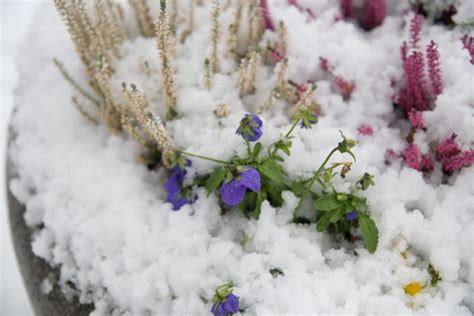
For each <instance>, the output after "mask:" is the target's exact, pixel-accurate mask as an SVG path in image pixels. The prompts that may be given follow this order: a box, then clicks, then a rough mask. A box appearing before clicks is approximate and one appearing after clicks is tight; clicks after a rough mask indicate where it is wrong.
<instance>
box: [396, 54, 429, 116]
mask: <svg viewBox="0 0 474 316" xmlns="http://www.w3.org/2000/svg"><path fill="white" fill-rule="evenodd" d="M403 70H404V72H405V86H404V87H403V88H402V89H401V90H400V91H399V93H398V105H399V106H400V107H401V108H403V109H404V110H405V111H407V112H410V111H412V110H413V109H415V110H418V111H425V110H428V109H429V100H428V97H427V93H426V88H425V79H424V62H423V55H422V54H421V52H418V51H414V52H413V53H412V54H411V55H410V56H409V57H407V59H406V60H405V61H404V63H403Z"/></svg>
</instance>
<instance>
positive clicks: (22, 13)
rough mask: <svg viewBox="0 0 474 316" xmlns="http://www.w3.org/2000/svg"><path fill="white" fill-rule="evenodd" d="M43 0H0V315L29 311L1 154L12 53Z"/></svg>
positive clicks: (10, 97)
mask: <svg viewBox="0 0 474 316" xmlns="http://www.w3.org/2000/svg"><path fill="white" fill-rule="evenodd" d="M45 1H46V0H0V49H1V54H2V55H1V59H0V88H1V90H0V91H1V94H0V157H1V158H0V161H1V162H2V163H1V166H0V211H1V214H0V215H1V216H0V221H1V222H0V238H1V243H0V247H1V248H0V284H1V288H0V315H1V316H15V315H18V316H20V315H21V316H24V315H33V312H32V310H31V307H30V303H29V301H28V297H27V295H26V291H25V288H24V286H23V283H22V282H23V281H22V280H21V276H20V273H19V270H18V265H17V261H16V258H15V255H14V253H13V247H12V241H11V237H10V228H9V226H8V214H7V213H8V210H7V205H6V194H5V190H6V186H5V185H6V183H5V155H6V150H5V149H6V148H5V146H6V138H7V129H8V118H9V116H10V111H11V110H12V105H13V104H14V99H13V89H14V87H15V84H16V82H17V79H18V78H17V73H16V69H15V56H16V52H17V49H18V47H19V43H21V41H22V39H23V36H24V34H25V33H26V31H27V30H28V28H29V26H30V24H29V22H30V20H31V16H32V15H33V13H34V12H35V10H36V9H37V7H38V6H39V5H40V4H41V3H42V2H45Z"/></svg>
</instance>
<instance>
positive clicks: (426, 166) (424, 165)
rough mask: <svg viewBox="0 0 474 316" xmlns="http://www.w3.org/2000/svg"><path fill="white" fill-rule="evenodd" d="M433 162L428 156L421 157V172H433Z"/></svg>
mask: <svg viewBox="0 0 474 316" xmlns="http://www.w3.org/2000/svg"><path fill="white" fill-rule="evenodd" d="M433 169H434V167H433V161H432V160H431V158H430V156H429V155H428V154H426V155H423V156H422V157H421V171H425V172H431V171H433Z"/></svg>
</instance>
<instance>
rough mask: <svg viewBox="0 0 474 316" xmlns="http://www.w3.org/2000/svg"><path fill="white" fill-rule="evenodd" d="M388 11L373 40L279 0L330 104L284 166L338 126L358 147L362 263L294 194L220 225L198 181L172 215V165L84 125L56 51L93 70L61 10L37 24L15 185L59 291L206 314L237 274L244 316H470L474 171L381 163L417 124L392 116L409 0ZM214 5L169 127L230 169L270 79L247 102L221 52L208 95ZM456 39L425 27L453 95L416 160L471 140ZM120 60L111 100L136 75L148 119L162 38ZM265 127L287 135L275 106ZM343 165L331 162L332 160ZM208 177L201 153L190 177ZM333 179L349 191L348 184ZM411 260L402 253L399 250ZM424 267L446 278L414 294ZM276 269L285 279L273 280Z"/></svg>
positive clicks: (112, 308)
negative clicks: (330, 72) (372, 227)
mask: <svg viewBox="0 0 474 316" xmlns="http://www.w3.org/2000/svg"><path fill="white" fill-rule="evenodd" d="M390 2H391V3H390V11H389V16H387V18H386V19H385V22H384V24H383V25H382V26H381V27H379V28H377V29H375V30H373V31H372V32H370V33H367V32H364V31H363V30H361V29H360V28H358V27H357V26H356V25H355V24H353V23H348V22H342V21H341V22H335V21H334V18H335V16H336V15H337V14H338V10H339V9H338V6H337V3H338V2H337V1H329V0H326V1H323V0H321V1H301V3H306V5H307V6H308V7H311V8H312V10H313V12H315V14H316V16H317V17H316V19H314V20H312V21H310V20H308V19H307V15H306V14H305V13H303V12H300V11H299V10H297V9H296V8H295V7H289V6H288V5H287V4H286V1H270V9H271V14H272V18H273V20H274V21H279V20H283V21H284V22H285V24H286V25H287V27H288V30H289V52H288V54H289V65H290V78H291V79H292V80H294V81H295V82H305V81H307V80H315V81H316V84H317V85H318V89H317V92H316V97H315V100H316V102H317V103H318V104H319V105H320V106H321V107H322V115H321V117H320V121H319V123H318V124H316V125H315V126H314V127H313V128H312V129H309V130H299V129H298V130H297V132H296V138H295V139H294V140H293V148H292V155H291V158H289V159H287V160H286V161H285V164H284V166H285V168H286V170H287V171H288V173H289V174H290V177H291V178H297V177H299V176H307V175H309V174H310V173H311V171H312V170H314V169H316V168H317V167H318V166H319V164H320V163H321V162H322V160H323V159H324V158H325V156H326V155H327V153H328V152H329V151H330V150H331V149H332V148H333V147H334V146H335V145H336V144H337V142H338V141H339V140H340V135H339V132H338V130H339V129H341V130H342V131H344V133H345V134H346V135H347V136H348V137H351V138H357V139H358V140H359V141H360V144H359V145H358V146H357V147H356V148H355V151H354V152H355V154H356V156H357V163H356V164H354V165H353V167H352V171H351V172H350V174H349V175H348V177H347V181H349V182H354V181H356V180H357V179H358V178H360V176H361V175H362V174H363V173H364V172H365V171H368V172H370V173H371V174H374V175H375V182H376V185H375V186H374V187H371V188H370V189H369V190H368V191H367V192H366V197H367V199H368V202H369V205H370V209H371V214H372V216H373V218H374V219H375V221H376V223H377V226H378V228H379V232H380V240H379V245H378V249H377V251H376V252H375V254H373V255H372V254H369V253H368V252H367V250H365V248H364V247H363V245H362V244H357V247H356V248H357V253H358V255H355V254H354V252H353V250H351V249H350V248H348V247H342V248H340V247H339V246H338V245H337V244H336V243H335V242H334V240H333V239H332V238H331V236H329V235H327V234H321V233H317V232H316V229H315V227H314V225H310V226H309V225H296V224H292V223H289V220H290V219H291V214H292V209H293V208H294V206H295V205H296V203H297V199H296V197H295V196H294V195H293V194H292V193H291V192H285V193H284V198H285V203H284V205H283V206H282V207H281V208H278V209H275V208H273V207H271V206H270V205H269V204H268V202H265V203H264V204H263V206H262V212H261V215H260V219H259V220H258V221H255V220H249V219H247V218H245V217H244V216H243V215H242V214H241V213H240V212H239V211H238V210H234V211H232V212H229V213H227V214H225V215H223V216H221V215H220V209H219V206H218V203H217V198H216V197H215V196H214V195H210V196H209V197H207V194H206V192H205V190H204V189H203V188H199V189H196V193H197V194H198V199H197V201H196V202H195V203H194V204H192V205H186V206H184V207H183V208H181V210H179V211H173V210H172V207H171V205H170V204H167V203H165V202H164V200H165V192H164V189H163V187H162V186H163V182H164V179H165V177H164V176H165V175H164V172H163V171H158V172H155V171H154V172H150V171H148V170H147V169H146V167H145V166H144V165H142V164H140V163H139V162H138V160H137V155H138V154H139V153H140V148H139V147H138V145H137V144H136V143H134V141H133V140H130V139H125V138H122V137H119V136H113V135H111V134H110V133H109V132H108V131H107V129H106V128H105V127H104V126H94V125H91V124H89V123H88V122H86V121H85V120H84V118H83V117H81V115H80V114H79V113H78V111H77V110H76V109H75V108H74V107H73V106H72V105H71V102H70V96H71V95H72V92H73V91H72V89H71V87H70V86H69V85H68V83H67V82H66V81H65V80H64V79H63V78H62V77H61V75H60V73H59V72H58V71H57V69H56V68H55V66H54V64H53V63H52V58H53V57H56V58H58V59H60V60H61V61H62V62H63V63H64V64H65V66H66V68H67V69H68V70H69V71H70V72H71V74H73V75H74V77H75V78H78V80H79V81H81V82H83V83H85V82H86V78H85V75H84V70H83V67H82V65H81V64H80V60H79V58H78V56H77V55H76V53H75V51H74V49H73V45H72V43H71V41H70V39H69V37H68V34H67V32H66V30H65V28H64V27H63V23H62V21H61V20H60V18H59V17H58V15H57V13H56V11H55V8H54V7H53V5H52V4H47V5H44V6H43V7H42V8H41V10H39V11H38V13H37V14H36V15H35V17H34V20H33V24H32V25H33V27H32V28H31V31H30V33H29V35H28V37H27V38H26V40H25V41H24V44H23V46H22V47H23V49H22V51H21V52H20V56H19V62H18V68H19V72H20V78H21V81H20V83H19V85H18V87H17V92H16V98H17V99H16V100H17V102H18V108H17V111H16V112H15V113H14V115H13V117H12V124H13V127H14V129H15V131H16V132H17V133H18V134H17V136H16V139H15V142H14V143H13V144H12V146H11V147H10V154H11V155H10V159H12V161H13V162H14V163H15V167H16V168H17V170H18V172H19V176H18V178H16V179H14V180H12V181H11V182H10V189H11V190H12V191H13V193H14V194H15V196H16V197H17V198H18V199H19V200H20V201H22V202H23V203H25V204H26V206H27V213H26V215H25V220H26V222H27V223H28V224H29V225H31V226H33V227H35V226H36V227H40V225H41V228H38V229H37V230H36V233H35V235H34V236H33V241H32V247H33V251H34V253H35V254H36V255H38V256H40V257H42V258H44V259H45V260H47V261H48V262H49V263H50V264H51V265H52V266H55V267H59V268H60V270H61V280H60V282H61V283H62V284H65V283H66V282H67V281H71V282H72V283H74V285H75V287H76V288H77V289H78V294H79V296H80V299H81V301H82V302H94V304H95V306H96V311H95V312H94V314H95V315H102V314H110V313H112V314H120V313H125V314H134V315H148V314H161V315H167V314H173V315H178V314H179V315H181V314H190V313H191V314H209V313H210V312H209V310H210V307H211V304H210V303H207V304H206V303H205V302H204V300H203V299H202V298H205V299H208V300H209V299H211V298H212V296H213V291H214V289H215V288H216V287H217V286H219V285H221V284H223V283H225V282H227V281H233V282H234V283H235V291H234V293H235V294H236V295H238V296H239V297H240V308H241V309H245V311H246V313H249V314H259V315H263V314H298V313H345V314H353V315H356V314H384V313H399V314H400V313H403V314H412V313H414V314H424V313H426V314H450V315H470V314H471V313H472V311H474V301H473V298H472V297H473V296H472V294H473V291H474V266H473V262H474V261H473V250H472V244H473V234H472V232H473V229H474V186H473V185H472V183H473V180H472V179H473V176H474V170H473V168H472V167H469V168H464V169H462V170H460V171H459V172H456V173H455V174H453V175H452V176H451V177H449V179H448V181H447V183H444V182H443V181H442V173H441V171H440V166H439V165H438V163H435V171H434V172H433V173H431V174H428V175H423V174H422V173H420V172H418V171H416V170H413V169H410V168H408V167H407V166H405V165H404V164H403V161H402V160H401V159H396V160H395V162H394V163H393V164H392V165H390V166H386V165H385V162H384V161H385V152H386V150H388V149H392V150H394V151H396V152H398V153H399V152H401V150H402V149H403V147H404V145H405V140H404V138H405V136H406V134H407V132H408V129H409V123H408V121H403V120H401V119H399V118H397V117H396V115H395V114H394V109H393V105H392V101H391V96H392V95H393V93H394V90H393V88H391V87H390V80H391V78H392V77H395V78H401V76H402V66H401V60H400V52H399V47H400V45H401V43H402V41H403V40H406V39H407V38H408V30H407V26H406V25H405V24H406V23H407V21H408V19H409V18H408V17H407V16H405V15H403V14H402V12H403V10H405V9H407V6H406V5H404V2H402V1H395V0H394V1H390ZM205 3H206V4H205V7H199V8H197V10H196V15H197V16H196V21H202V22H203V23H201V22H199V23H197V28H196V30H195V32H194V33H193V34H192V36H191V37H189V38H188V40H187V41H186V42H185V44H184V45H177V50H176V59H175V61H174V64H175V67H176V70H177V73H176V76H175V80H176V83H177V91H178V93H177V96H178V111H179V112H180V113H182V114H183V117H182V118H180V119H177V120H174V121H172V122H169V123H168V124H167V128H168V130H169V131H170V133H171V135H172V136H173V138H174V140H175V142H176V143H177V145H178V146H179V147H180V148H183V149H185V150H186V151H189V152H194V153H197V154H201V155H207V156H212V157H218V158H222V159H226V158H230V157H231V156H232V155H233V154H234V153H244V152H245V146H244V144H243V142H242V139H241V138H240V137H238V136H236V135H235V130H236V128H237V126H238V123H239V121H240V118H241V117H242V116H243V115H244V114H245V113H246V112H255V111H256V110H257V108H258V107H259V106H260V105H261V104H263V102H264V100H265V98H266V97H267V95H268V93H269V91H270V89H271V87H272V86H273V83H274V80H275V78H274V77H273V76H271V73H272V72H271V70H270V69H269V68H263V67H262V68H261V70H260V71H259V73H258V80H257V85H256V86H257V92H256V94H255V95H254V96H249V97H246V98H244V99H243V102H242V101H241V100H240V99H239V98H238V90H237V88H236V84H235V82H236V75H235V69H236V67H237V65H236V64H235V62H233V61H229V60H224V59H222V68H223V74H220V75H217V76H216V78H215V86H214V87H213V89H212V90H211V91H205V90H203V89H202V88H201V86H200V77H201V71H202V63H203V60H204V59H205V58H206V57H207V56H208V55H209V52H210V41H209V34H210V24H209V23H204V21H206V22H207V21H209V16H210V11H209V8H210V1H209V2H208V1H205ZM394 3H395V4H394ZM396 3H399V5H397V4H396ZM126 13H127V16H128V15H130V16H131V13H130V12H126ZM232 15H233V11H232V10H227V11H225V12H223V14H222V16H221V21H222V24H223V26H222V30H227V25H228V23H229V21H230V20H231V19H232ZM130 21H131V22H130V23H133V22H132V21H133V19H131V18H130ZM183 27H184V26H183ZM461 35H462V33H461V32H460V31H459V30H454V31H447V30H446V29H445V28H443V27H440V26H433V25H431V24H428V23H425V24H424V26H423V33H422V46H425V45H426V44H427V43H429V41H430V40H431V39H434V40H435V41H436V42H437V43H438V45H439V51H440V55H441V70H442V76H443V80H444V84H445V90H444V92H443V94H442V95H440V96H439V97H438V99H437V101H436V107H435V109H434V110H433V111H431V112H426V114H425V124H426V127H427V130H426V132H418V133H417V135H416V138H415V143H416V144H417V145H418V146H419V147H420V149H421V150H422V151H427V150H428V148H429V145H430V143H432V142H437V141H440V140H442V139H444V138H445V137H447V136H449V135H451V133H453V132H455V133H456V134H457V135H458V139H459V142H460V143H461V144H463V147H464V148H466V149H467V148H469V147H472V145H473V141H474V129H473V128H472V127H473V124H474V116H473V114H474V112H473V107H474V92H473V91H474V89H473V88H472V87H473V84H474V75H473V74H474V72H473V69H474V68H473V67H474V66H473V65H471V64H470V62H469V54H468V52H467V50H464V49H462V43H461V41H460V40H459V38H460V37H461ZM267 37H268V38H270V37H272V35H270V34H267V35H266V38H267ZM224 38H225V36H224ZM224 50H225V40H224V39H223V40H222V48H221V52H224ZM122 53H123V58H122V60H121V61H120V63H119V64H117V65H116V72H115V74H114V75H113V79H112V81H113V85H114V86H115V87H116V90H117V94H118V93H119V91H120V85H121V82H123V81H125V82H127V83H131V82H133V83H135V84H136V85H137V87H138V88H139V89H140V90H141V91H145V93H146V94H147V97H148V98H149V100H150V103H151V106H152V111H153V112H155V113H164V111H165V109H164V106H163V105H162V104H163V98H162V94H161V90H160V85H159V75H158V71H157V69H158V68H159V60H158V54H157V52H156V50H155V42H154V39H144V38H140V37H136V38H134V39H131V40H130V41H128V42H126V43H124V45H123V47H122ZM320 56H321V57H325V58H328V59H329V60H330V62H331V64H332V65H334V67H335V70H334V71H335V73H336V74H337V75H341V76H343V77H344V78H347V79H349V80H351V81H354V82H355V85H356V86H355V89H354V92H353V93H352V97H351V98H350V99H349V100H348V101H345V100H343V98H342V96H341V95H340V94H339V93H337V92H335V91H334V90H333V89H332V88H331V84H330V82H329V81H327V78H326V77H325V76H324V73H323V71H322V70H321V69H320V68H319V57H320ZM143 59H145V60H147V61H148V63H149V64H150V65H151V68H152V70H153V69H155V71H154V74H153V75H152V76H151V77H150V78H146V77H145V76H143V75H142V74H141V73H140V68H139V62H140V60H143ZM231 70H232V75H227V74H226V72H227V71H231ZM220 102H226V103H227V104H228V105H229V107H230V109H231V115H230V116H229V117H228V118H225V119H223V120H222V123H223V124H222V126H219V124H218V121H217V119H216V118H215V117H214V115H213V114H212V113H213V111H214V109H215V107H216V105H217V104H219V103H220ZM262 118H263V121H264V125H263V131H264V134H263V137H262V140H261V141H262V143H263V144H270V143H271V142H273V141H275V140H276V139H278V137H279V136H280V135H281V134H283V133H285V132H286V131H287V130H288V128H289V127H290V125H291V122H290V121H289V119H288V118H287V115H286V113H285V111H284V110H283V109H282V104H276V106H275V110H274V111H273V112H272V111H270V112H269V113H264V114H263V115H262ZM362 124H369V125H370V126H372V127H373V128H374V133H373V135H371V136H361V135H359V134H358V133H357V127H359V126H360V125H362ZM346 159H347V158H346V157H343V156H337V155H336V157H335V158H334V161H345V160H346ZM213 167H215V166H214V165H213V164H212V163H210V162H203V161H199V160H196V159H193V166H192V167H191V171H190V174H195V173H205V172H209V171H211V169H212V168H213ZM335 185H336V187H337V188H338V190H340V191H345V190H346V191H347V190H348V187H347V186H346V185H345V184H344V182H343V181H340V180H337V181H336V184H335ZM246 237H248V238H249V242H248V245H247V247H245V248H243V247H242V245H241V242H242V240H243V239H244V238H246ZM405 251H406V256H407V258H406V259H404V257H403V256H402V255H401V253H402V252H405ZM429 262H431V263H432V264H433V265H434V266H435V267H436V268H437V269H438V270H439V272H440V275H441V277H442V281H440V282H439V284H438V286H436V287H430V286H428V287H426V288H425V289H424V290H423V291H421V292H420V293H419V294H418V295H417V296H415V297H412V296H408V295H406V294H405V293H404V286H405V285H406V284H408V283H410V282H414V281H417V282H421V283H426V284H428V283H429V278H430V276H429V274H428V272H427V271H426V266H427V265H428V263H429ZM272 268H279V269H281V270H282V271H283V272H284V276H280V277H278V278H273V277H272V275H271V274H270V273H269V270H270V269H272Z"/></svg>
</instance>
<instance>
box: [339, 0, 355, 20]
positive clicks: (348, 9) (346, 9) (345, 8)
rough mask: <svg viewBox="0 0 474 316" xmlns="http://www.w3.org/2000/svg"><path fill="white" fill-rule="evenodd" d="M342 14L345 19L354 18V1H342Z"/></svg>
mask: <svg viewBox="0 0 474 316" xmlns="http://www.w3.org/2000/svg"><path fill="white" fill-rule="evenodd" d="M341 13H342V16H343V17H344V19H349V18H351V17H352V0H341Z"/></svg>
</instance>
